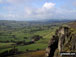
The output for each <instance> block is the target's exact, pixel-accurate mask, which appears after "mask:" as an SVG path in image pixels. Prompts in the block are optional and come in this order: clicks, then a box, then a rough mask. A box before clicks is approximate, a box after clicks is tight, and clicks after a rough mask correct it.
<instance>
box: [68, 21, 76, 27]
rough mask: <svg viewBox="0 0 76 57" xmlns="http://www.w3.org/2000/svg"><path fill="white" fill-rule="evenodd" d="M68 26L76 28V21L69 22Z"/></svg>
mask: <svg viewBox="0 0 76 57" xmlns="http://www.w3.org/2000/svg"><path fill="white" fill-rule="evenodd" d="M68 25H69V26H70V27H72V28H76V21H73V22H69V23H68Z"/></svg>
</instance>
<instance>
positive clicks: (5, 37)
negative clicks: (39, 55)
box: [0, 22, 60, 53]
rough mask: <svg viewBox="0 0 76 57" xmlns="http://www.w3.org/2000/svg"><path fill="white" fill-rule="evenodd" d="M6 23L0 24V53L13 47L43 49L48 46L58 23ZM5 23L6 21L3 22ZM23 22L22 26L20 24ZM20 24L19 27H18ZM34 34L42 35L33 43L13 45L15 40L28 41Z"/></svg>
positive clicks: (33, 49) (22, 50)
mask: <svg viewBox="0 0 76 57" xmlns="http://www.w3.org/2000/svg"><path fill="white" fill-rule="evenodd" d="M4 23H5V22H4ZM11 23H12V24H11V25H10V23H7V25H2V24H1V25H0V53H2V52H4V51H7V50H8V51H9V50H10V49H13V48H14V47H15V48H17V49H18V51H21V52H27V50H28V51H30V50H32V51H36V50H43V49H46V47H47V46H48V42H49V40H50V39H51V37H52V35H53V34H54V33H55V30H56V29H57V28H58V27H59V26H60V24H54V25H52V24H39V23H37V24H31V25H30V24H29V23H28V24H29V25H28V24H27V23H14V24H16V25H14V24H13V22H11ZM5 24H6V23H5ZM21 24H23V25H24V26H22V25H21ZM19 26H20V27H19ZM35 35H39V36H42V38H41V39H40V40H38V41H36V42H35V43H33V44H29V45H23V44H22V45H15V44H16V43H17V42H20V41H22V42H30V41H31V40H32V37H33V36H35Z"/></svg>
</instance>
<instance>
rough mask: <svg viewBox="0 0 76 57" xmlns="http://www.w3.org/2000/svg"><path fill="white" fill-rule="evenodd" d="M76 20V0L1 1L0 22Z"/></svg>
mask: <svg viewBox="0 0 76 57" xmlns="http://www.w3.org/2000/svg"><path fill="white" fill-rule="evenodd" d="M48 19H60V20H62V19H76V0H0V20H48Z"/></svg>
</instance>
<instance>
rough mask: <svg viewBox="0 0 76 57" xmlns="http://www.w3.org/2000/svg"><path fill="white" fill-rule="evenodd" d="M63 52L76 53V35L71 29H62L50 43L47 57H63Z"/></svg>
mask: <svg viewBox="0 0 76 57" xmlns="http://www.w3.org/2000/svg"><path fill="white" fill-rule="evenodd" d="M61 52H76V35H75V34H73V33H72V30H71V28H69V27H66V26H65V27H60V28H59V29H57V30H56V32H55V35H53V36H52V38H51V40H50V41H49V44H48V48H46V56H47V57H62V56H60V53H61Z"/></svg>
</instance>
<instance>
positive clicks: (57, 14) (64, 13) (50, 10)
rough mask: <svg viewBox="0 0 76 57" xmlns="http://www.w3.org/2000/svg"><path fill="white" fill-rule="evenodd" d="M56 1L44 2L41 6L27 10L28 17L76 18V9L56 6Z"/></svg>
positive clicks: (26, 16)
mask: <svg viewBox="0 0 76 57" xmlns="http://www.w3.org/2000/svg"><path fill="white" fill-rule="evenodd" d="M55 5H56V4H55V3H51V2H50V3H48V2H46V3H44V4H43V6H42V7H41V8H37V9H31V8H28V9H27V10H26V9H25V11H26V12H27V13H26V15H25V18H26V19H31V18H32V19H39V20H40V19H75V18H76V17H75V16H76V15H75V14H76V10H69V9H66V8H56V7H55Z"/></svg>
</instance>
